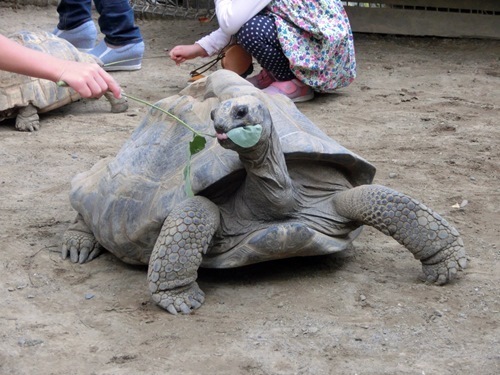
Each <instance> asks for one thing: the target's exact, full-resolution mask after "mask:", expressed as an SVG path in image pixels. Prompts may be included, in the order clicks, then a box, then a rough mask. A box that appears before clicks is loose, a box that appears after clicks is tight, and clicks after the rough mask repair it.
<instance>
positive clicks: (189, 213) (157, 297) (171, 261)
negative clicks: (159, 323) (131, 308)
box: [148, 197, 220, 315]
mask: <svg viewBox="0 0 500 375" xmlns="http://www.w3.org/2000/svg"><path fill="white" fill-rule="evenodd" d="M219 223H220V218H219V209H218V208H217V206H216V205H215V204H214V203H212V202H211V201H209V200H208V199H206V198H204V197H193V198H189V199H187V200H185V201H183V202H181V203H180V204H179V205H177V206H176V207H175V208H174V209H173V210H172V211H171V212H170V213H169V215H168V217H167V218H166V219H165V222H164V223H163V226H162V228H161V232H160V235H159V236H158V239H157V240H156V244H155V247H154V249H153V252H152V254H151V258H150V261H149V269H148V281H149V290H150V292H151V294H152V299H153V301H154V302H155V303H156V304H158V305H159V306H160V307H162V308H164V309H165V310H167V311H168V312H169V313H171V314H174V315H177V313H179V312H180V313H183V314H189V313H191V311H192V310H194V309H197V308H199V307H200V306H201V304H202V303H203V301H204V300H205V293H203V291H202V290H201V289H200V288H199V287H198V284H197V283H196V282H195V280H196V278H197V277H198V268H199V267H200V264H201V261H202V255H203V254H206V252H207V250H208V246H209V245H210V241H211V240H212V236H213V235H214V233H215V231H216V230H217V228H218V227H219Z"/></svg>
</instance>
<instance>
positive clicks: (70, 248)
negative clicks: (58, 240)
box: [61, 230, 101, 264]
mask: <svg viewBox="0 0 500 375" xmlns="http://www.w3.org/2000/svg"><path fill="white" fill-rule="evenodd" d="M100 253H101V248H100V246H99V243H97V241H96V240H95V238H94V236H93V235H91V234H88V233H82V232H79V231H71V230H69V231H67V232H66V233H65V234H64V240H63V245H62V249H61V256H62V258H63V259H66V258H67V257H68V255H69V258H70V260H71V261H72V262H73V263H80V264H82V263H85V262H88V261H91V260H92V259H94V258H95V257H97V256H98V255H99V254H100Z"/></svg>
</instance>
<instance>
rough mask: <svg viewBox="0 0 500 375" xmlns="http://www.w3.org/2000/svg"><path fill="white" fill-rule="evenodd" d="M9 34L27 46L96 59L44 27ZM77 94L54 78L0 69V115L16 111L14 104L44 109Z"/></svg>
mask: <svg viewBox="0 0 500 375" xmlns="http://www.w3.org/2000/svg"><path fill="white" fill-rule="evenodd" d="M9 38H10V39H12V40H14V41H15V42H17V43H19V44H21V45H24V46H26V47H28V48H31V49H34V50H37V51H41V52H45V53H49V54H51V55H52V56H56V57H59V58H62V59H66V60H72V61H86V62H99V60H96V58H95V57H93V56H92V55H89V54H86V53H81V52H79V51H78V50H77V49H76V48H75V47H74V46H73V45H71V44H70V43H69V42H67V41H66V40H64V39H61V38H58V37H56V36H55V35H54V34H51V33H48V32H45V31H37V32H31V31H20V32H17V33H14V34H11V35H9ZM78 99H79V95H78V94H77V93H76V92H75V91H74V90H72V89H70V88H67V87H59V86H57V85H56V84H55V83H54V82H52V81H49V80H44V79H38V78H32V77H28V76H25V75H22V74H15V73H11V72H6V71H0V119H2V118H9V117H12V116H14V115H15V114H16V108H17V107H24V106H27V105H28V104H33V105H34V106H35V107H37V108H38V109H39V112H40V113H42V112H47V111H50V110H52V109H55V108H58V107H61V106H63V105H65V104H68V103H71V102H72V101H75V100H78Z"/></svg>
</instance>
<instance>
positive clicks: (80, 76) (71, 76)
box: [0, 35, 121, 98]
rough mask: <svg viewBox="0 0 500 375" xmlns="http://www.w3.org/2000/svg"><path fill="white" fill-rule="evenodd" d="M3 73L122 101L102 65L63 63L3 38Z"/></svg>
mask: <svg viewBox="0 0 500 375" xmlns="http://www.w3.org/2000/svg"><path fill="white" fill-rule="evenodd" d="M0 70H7V71H9V72H13V73H18V74H24V75H28V76H32V77H37V78H43V79H48V80H50V81H53V82H58V81H64V82H66V83H67V84H68V85H69V86H71V87H72V88H73V89H74V90H75V91H77V92H78V93H79V94H80V95H81V96H82V97H84V98H91V97H95V98H97V97H100V96H101V95H103V94H104V93H105V92H106V91H108V90H109V91H111V92H113V95H114V96H115V97H116V98H120V97H121V89H120V85H119V84H118V83H117V82H116V81H115V80H114V79H113V77H111V76H110V75H109V74H108V73H107V72H106V71H104V69H102V68H101V67H100V66H99V65H97V64H93V63H85V62H77V61H68V60H63V59H60V58H57V57H54V56H51V55H49V54H47V53H44V52H40V51H35V50H32V49H30V48H27V47H24V46H22V45H20V44H17V43H16V42H14V41H12V40H10V39H9V38H7V37H5V36H3V35H0Z"/></svg>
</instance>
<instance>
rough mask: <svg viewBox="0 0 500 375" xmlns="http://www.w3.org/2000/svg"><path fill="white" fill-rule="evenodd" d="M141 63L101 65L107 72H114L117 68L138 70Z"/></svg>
mask: <svg viewBox="0 0 500 375" xmlns="http://www.w3.org/2000/svg"><path fill="white" fill-rule="evenodd" d="M141 67H142V65H141V64H138V65H128V66H119V65H113V66H103V68H104V70H105V71H107V72H116V71H118V70H126V71H132V70H139V69H141Z"/></svg>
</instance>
